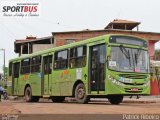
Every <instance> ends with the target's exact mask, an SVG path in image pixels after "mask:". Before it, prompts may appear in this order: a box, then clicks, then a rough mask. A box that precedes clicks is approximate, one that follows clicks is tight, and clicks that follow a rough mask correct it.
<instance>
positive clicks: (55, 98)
mask: <svg viewBox="0 0 160 120" xmlns="http://www.w3.org/2000/svg"><path fill="white" fill-rule="evenodd" d="M64 100H65V97H64V96H58V97H52V102H55V103H61V102H63V101H64Z"/></svg>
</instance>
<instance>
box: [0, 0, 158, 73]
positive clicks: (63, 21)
mask: <svg viewBox="0 0 160 120" xmlns="http://www.w3.org/2000/svg"><path fill="white" fill-rule="evenodd" d="M10 1H16V0H10ZM17 1H21V0H17ZM34 1H36V0H34ZM3 2H6V0H0V4H2V3H3ZM37 2H38V3H40V17H38V18H16V19H15V18H5V19H4V18H0V49H1V48H4V49H5V50H6V66H8V60H9V59H12V58H15V57H17V56H18V55H17V54H15V53H14V41H15V39H25V38H26V36H30V35H32V36H36V37H45V36H51V32H57V31H72V30H84V29H91V30H96V29H103V28H104V27H105V26H106V25H107V24H108V23H109V22H111V21H113V20H114V19H125V20H133V21H138V22H141V24H140V26H139V30H140V31H148V32H158V33H160V25H159V24H158V23H159V21H160V14H159V10H160V1H159V0H37ZM156 49H160V43H157V44H156ZM2 66H3V51H0V72H2V69H1V68H2Z"/></svg>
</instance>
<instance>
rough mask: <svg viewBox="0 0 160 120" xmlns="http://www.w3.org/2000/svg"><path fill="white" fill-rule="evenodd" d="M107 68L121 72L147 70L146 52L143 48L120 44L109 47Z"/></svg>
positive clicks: (145, 71)
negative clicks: (109, 56) (127, 46)
mask: <svg viewBox="0 0 160 120" xmlns="http://www.w3.org/2000/svg"><path fill="white" fill-rule="evenodd" d="M109 68H110V69H112V70H115V71H121V72H142V73H148V72H149V56H148V52H147V51H146V50H143V49H135V48H126V47H123V46H122V45H121V46H119V47H112V48H111V58H110V60H109Z"/></svg>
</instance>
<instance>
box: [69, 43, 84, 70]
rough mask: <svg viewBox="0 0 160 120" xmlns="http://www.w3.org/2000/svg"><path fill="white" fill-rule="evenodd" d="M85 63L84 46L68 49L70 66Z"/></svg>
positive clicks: (78, 66) (79, 65)
mask: <svg viewBox="0 0 160 120" xmlns="http://www.w3.org/2000/svg"><path fill="white" fill-rule="evenodd" d="M85 65H86V46H80V47H76V48H71V49H70V61H69V66H70V68H80V67H84V66H85Z"/></svg>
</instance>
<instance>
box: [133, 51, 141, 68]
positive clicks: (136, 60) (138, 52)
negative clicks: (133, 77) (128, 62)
mask: <svg viewBox="0 0 160 120" xmlns="http://www.w3.org/2000/svg"><path fill="white" fill-rule="evenodd" d="M141 52H142V49H141V48H138V49H137V53H135V54H134V55H135V62H136V65H137V63H138V58H139V56H140V54H141Z"/></svg>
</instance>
